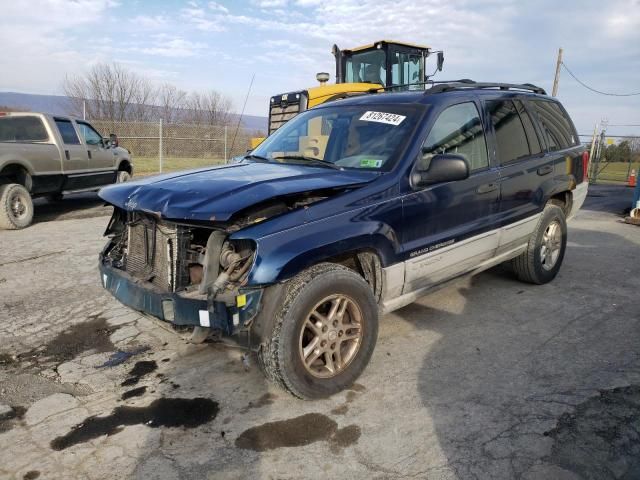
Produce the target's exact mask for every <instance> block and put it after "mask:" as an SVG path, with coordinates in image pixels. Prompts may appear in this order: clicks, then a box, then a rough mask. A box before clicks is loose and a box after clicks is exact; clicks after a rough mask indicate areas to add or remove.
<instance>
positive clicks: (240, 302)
mask: <svg viewBox="0 0 640 480" xmlns="http://www.w3.org/2000/svg"><path fill="white" fill-rule="evenodd" d="M246 304H247V296H246V295H238V296H237V297H236V305H237V306H238V308H242V307H244V306H245V305H246Z"/></svg>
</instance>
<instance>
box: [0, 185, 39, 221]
mask: <svg viewBox="0 0 640 480" xmlns="http://www.w3.org/2000/svg"><path fill="white" fill-rule="evenodd" d="M32 220H33V201H32V200H31V195H30V194H29V191H28V190H27V189H26V188H24V187H23V186H22V185H20V184H18V183H9V184H7V185H0V228H2V229H6V230H17V229H20V228H25V227H28V226H29V225H31V221H32Z"/></svg>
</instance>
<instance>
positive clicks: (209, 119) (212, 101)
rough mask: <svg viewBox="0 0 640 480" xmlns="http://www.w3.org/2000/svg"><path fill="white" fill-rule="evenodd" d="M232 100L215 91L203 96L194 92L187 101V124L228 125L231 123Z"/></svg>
mask: <svg viewBox="0 0 640 480" xmlns="http://www.w3.org/2000/svg"><path fill="white" fill-rule="evenodd" d="M232 106H233V104H232V103H231V100H230V99H229V98H228V97H226V96H224V95H222V94H221V93H219V92H216V91H215V90H210V91H209V92H207V93H204V94H201V93H198V92H192V93H191V94H190V95H189V96H188V98H187V101H186V112H185V117H186V118H185V122H188V123H197V124H200V125H228V124H229V123H230V122H231V110H232Z"/></svg>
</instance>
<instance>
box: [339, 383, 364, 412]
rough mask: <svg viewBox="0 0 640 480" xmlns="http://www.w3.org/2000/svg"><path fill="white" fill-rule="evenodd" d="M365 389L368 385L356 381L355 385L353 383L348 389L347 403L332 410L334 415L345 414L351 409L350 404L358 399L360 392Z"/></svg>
mask: <svg viewBox="0 0 640 480" xmlns="http://www.w3.org/2000/svg"><path fill="white" fill-rule="evenodd" d="M365 390H366V387H365V386H364V385H360V384H359V383H354V384H353V385H351V387H349V388H348V389H347V398H346V399H345V403H343V404H342V405H339V406H337V407H336V408H334V409H333V410H331V413H332V414H333V415H345V414H346V413H347V412H348V411H349V404H350V403H351V402H353V401H354V400H355V399H356V397H357V396H358V393H362V392H364V391H365Z"/></svg>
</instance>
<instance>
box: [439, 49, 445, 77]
mask: <svg viewBox="0 0 640 480" xmlns="http://www.w3.org/2000/svg"><path fill="white" fill-rule="evenodd" d="M443 64H444V52H438V71H439V72H441V71H442V65H443Z"/></svg>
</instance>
